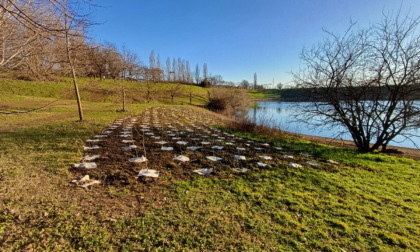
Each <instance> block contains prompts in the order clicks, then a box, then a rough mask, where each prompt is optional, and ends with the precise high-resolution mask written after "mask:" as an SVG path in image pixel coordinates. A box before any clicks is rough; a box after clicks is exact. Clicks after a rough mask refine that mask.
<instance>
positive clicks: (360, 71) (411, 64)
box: [294, 15, 420, 151]
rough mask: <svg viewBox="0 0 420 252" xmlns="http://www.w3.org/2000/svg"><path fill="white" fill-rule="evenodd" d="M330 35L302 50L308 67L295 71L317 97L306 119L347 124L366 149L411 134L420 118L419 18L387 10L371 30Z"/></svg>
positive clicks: (362, 149) (318, 123) (353, 28)
mask: <svg viewBox="0 0 420 252" xmlns="http://www.w3.org/2000/svg"><path fill="white" fill-rule="evenodd" d="M326 34H327V38H326V39H325V40H324V41H323V42H321V43H319V44H318V45H315V46H314V47H312V48H311V49H304V50H303V51H302V53H301V58H302V60H303V62H304V64H305V65H306V68H304V69H302V70H301V71H300V72H297V73H294V77H295V81H296V82H297V84H298V85H299V86H301V87H304V88H309V89H311V91H312V94H313V97H312V99H313V100H314V102H312V103H311V105H310V106H307V107H306V108H305V110H304V114H303V115H302V116H301V117H300V119H303V120H305V121H308V120H312V121H313V123H314V124H315V125H319V126H321V125H328V126H332V127H336V126H337V125H339V126H342V127H344V128H345V129H346V130H344V131H342V132H340V133H350V135H351V137H352V138H353V141H354V143H355V144H356V146H357V148H358V149H359V150H360V151H373V150H377V149H378V148H380V147H381V149H382V150H383V151H385V150H386V148H387V146H388V144H389V142H390V141H391V140H392V139H394V138H395V137H396V136H397V135H402V136H405V137H407V138H409V137H411V136H412V135H410V133H409V132H410V130H412V129H417V128H418V127H419V123H418V122H419V119H420V106H419V103H418V102H416V99H419V98H420V82H419V80H420V34H419V18H418V17H417V18H410V17H408V16H405V17H401V16H399V15H397V16H395V17H388V16H385V15H384V17H383V19H382V21H381V22H380V23H377V24H374V25H372V26H370V27H368V28H367V29H359V30H356V28H355V25H354V24H351V25H350V27H349V28H348V29H347V30H346V31H345V32H344V33H343V34H342V35H337V34H334V33H331V32H326ZM316 118H317V119H316Z"/></svg>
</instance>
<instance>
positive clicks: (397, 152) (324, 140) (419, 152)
mask: <svg viewBox="0 0 420 252" xmlns="http://www.w3.org/2000/svg"><path fill="white" fill-rule="evenodd" d="M282 132H284V133H285V134H287V135H290V136H294V137H297V138H300V139H303V140H307V141H310V142H314V143H320V144H325V145H329V146H334V147H341V148H349V149H353V150H356V149H357V148H356V145H355V144H354V142H353V141H352V140H343V139H336V138H329V137H320V136H313V135H305V134H299V133H293V132H289V131H282ZM391 150H392V152H391ZM388 151H390V152H386V154H388V155H393V156H399V157H407V158H412V159H414V160H420V149H416V148H407V147H400V146H392V145H389V146H388Z"/></svg>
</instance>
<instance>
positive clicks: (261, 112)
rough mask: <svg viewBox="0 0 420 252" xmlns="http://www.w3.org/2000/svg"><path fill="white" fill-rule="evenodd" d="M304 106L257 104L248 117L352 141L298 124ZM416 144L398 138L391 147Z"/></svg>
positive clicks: (416, 140)
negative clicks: (298, 117)
mask: <svg viewBox="0 0 420 252" xmlns="http://www.w3.org/2000/svg"><path fill="white" fill-rule="evenodd" d="M302 104H303V103H296V102H279V101H266V102H257V106H256V107H255V108H250V109H249V111H248V116H249V118H250V119H251V120H255V121H256V122H257V123H260V122H265V123H267V122H269V123H270V124H271V125H274V126H278V127H280V129H282V130H285V131H289V132H293V133H299V134H306V135H312V136H321V137H330V138H337V139H344V140H352V138H351V136H350V134H344V135H341V136H337V134H338V132H340V128H334V129H330V128H326V127H314V126H313V125H311V124H308V123H302V122H296V120H295V118H294V115H296V114H299V113H301V109H300V108H299V105H302ZM410 133H412V134H416V135H418V136H419V135H420V130H419V129H417V130H413V131H411V132H410ZM412 140H413V141H414V143H416V144H417V145H418V146H420V137H414V138H412ZM414 143H413V142H412V141H410V140H407V139H406V138H405V137H402V136H397V137H396V138H395V139H394V140H393V141H391V142H390V144H389V145H394V146H401V147H408V148H416V146H415V144H414Z"/></svg>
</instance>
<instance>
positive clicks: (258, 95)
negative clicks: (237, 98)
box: [247, 89, 281, 99]
mask: <svg viewBox="0 0 420 252" xmlns="http://www.w3.org/2000/svg"><path fill="white" fill-rule="evenodd" d="M247 91H248V94H249V96H250V98H251V99H280V98H281V90H280V89H262V90H257V89H248V90H247Z"/></svg>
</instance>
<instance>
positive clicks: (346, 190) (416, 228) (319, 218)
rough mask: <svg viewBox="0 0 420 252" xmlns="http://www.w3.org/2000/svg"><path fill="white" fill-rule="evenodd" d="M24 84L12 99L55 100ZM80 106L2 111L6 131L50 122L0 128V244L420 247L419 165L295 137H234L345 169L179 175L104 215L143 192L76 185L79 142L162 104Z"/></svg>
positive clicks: (289, 248)
mask: <svg viewBox="0 0 420 252" xmlns="http://www.w3.org/2000/svg"><path fill="white" fill-rule="evenodd" d="M108 84H109V85H111V84H112V83H108ZM16 85H17V84H16ZM48 85H52V84H48ZM18 86H19V85H18ZM48 87H50V86H48ZM3 88H4V86H3ZM23 88H24V87H21V86H19V89H21V90H26V89H23ZM29 90H30V89H28V90H27V91H25V92H28V93H25V95H26V96H24V95H19V96H18V95H14V96H9V98H8V99H9V102H10V104H12V105H13V106H17V105H18V104H21V103H23V104H25V107H30V104H32V103H33V102H39V103H40V104H42V103H44V102H47V101H51V100H54V98H52V97H50V98H45V97H44V96H43V95H46V96H48V95H49V94H51V93H50V91H48V92H47V91H45V93H43V92H44V91H42V90H38V91H36V92H38V93H36V95H40V96H42V97H41V98H39V97H33V96H32V97H29V96H27V95H28V94H31V92H35V91H29ZM51 90H55V89H54V87H52V86H51ZM4 97H6V96H4ZM4 97H3V100H2V101H3V102H4V103H5V104H8V102H7V101H5V98H4ZM14 102H16V103H14ZM28 104H29V105H28ZM84 104H85V109H86V111H87V112H86V115H85V117H86V119H87V121H86V122H83V123H79V122H75V121H76V120H77V116H76V115H74V116H69V117H66V118H63V119H58V120H53V121H48V118H54V117H55V116H60V115H63V114H68V113H75V112H77V110H75V106H74V101H63V104H61V105H60V106H56V107H53V108H48V109H46V110H42V111H40V112H36V115H32V114H24V115H11V116H4V117H1V118H0V119H1V122H0V126H3V127H5V126H7V125H9V127H10V128H13V127H15V126H16V125H20V124H21V123H24V122H25V121H26V122H31V121H33V120H39V119H41V120H44V122H41V123H39V122H38V123H36V124H33V125H31V126H25V127H19V128H16V129H15V130H12V131H7V132H0V197H1V201H0V247H1V249H2V250H24V249H28V250H29V249H34V250H66V251H67V250H90V251H105V250H157V251H160V250H168V251H170V250H236V251H243V250H255V251H261V250H264V251H267V250H274V251H296V250H313V251H372V250H373V251H403V250H408V251H418V250H420V242H419V239H418V237H420V194H419V188H420V162H419V161H414V160H411V159H406V158H398V157H392V156H387V155H384V154H381V153H369V154H364V153H359V152H357V151H353V150H349V149H342V148H333V147H328V146H324V145H320V144H314V143H310V142H307V141H303V140H299V139H296V138H289V137H281V138H271V137H267V136H261V135H256V134H252V133H241V132H234V133H235V134H237V135H239V136H242V137H244V138H248V139H253V140H258V141H264V142H270V143H271V144H273V145H276V146H282V147H283V148H285V150H286V151H287V152H292V153H301V152H305V153H309V154H312V155H313V156H315V157H316V158H319V159H323V158H324V159H334V160H336V161H339V162H340V163H341V165H340V166H337V168H336V169H335V170H331V171H325V170H319V169H316V168H311V167H305V168H303V169H291V168H289V167H288V166H286V165H284V164H277V165H275V166H272V167H271V168H268V169H265V170H260V172H255V173H250V174H247V175H235V174H233V173H227V176H226V177H225V178H223V179H221V178H216V177H212V178H206V177H198V176H197V177H194V178H193V179H190V180H184V181H173V183H172V184H171V185H170V186H169V187H166V188H162V190H164V192H165V199H160V200H155V199H153V198H147V197H145V198H144V199H143V201H142V203H141V204H142V205H144V206H145V208H144V209H142V210H139V211H137V212H136V214H135V215H134V216H128V215H125V213H119V214H116V215H115V216H109V215H107V214H106V211H105V209H104V208H106V207H107V205H106V202H114V204H118V202H119V200H122V199H123V198H125V197H130V196H133V195H134V196H138V197H139V198H141V197H142V195H143V192H133V191H130V190H126V189H125V188H122V189H121V190H118V189H117V188H114V187H108V188H105V192H104V194H100V195H101V196H104V195H105V198H100V197H98V194H97V193H96V192H95V191H94V190H92V191H91V190H86V191H84V190H82V189H75V188H74V186H73V185H72V184H71V183H70V181H71V179H73V177H72V174H71V173H70V172H69V171H68V167H69V165H70V164H71V163H74V162H76V161H77V160H79V158H80V157H81V156H82V154H83V153H82V149H81V146H82V145H84V141H85V140H86V139H88V138H90V137H91V136H92V135H94V134H96V133H98V132H100V131H102V130H103V129H104V128H105V127H106V126H108V125H109V124H110V123H111V122H112V121H113V120H114V119H116V118H120V117H124V116H127V115H130V114H138V113H140V112H142V111H143V110H144V109H145V108H146V107H147V106H162V105H164V104H162V103H151V104H131V105H130V106H129V112H126V113H120V112H117V109H119V108H120V105H119V104H113V103H95V102H85V103H84ZM161 179H162V180H163V181H166V180H170V178H161ZM103 202H105V203H104V204H102V203H103ZM133 202H134V203H137V200H134V201H133Z"/></svg>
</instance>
